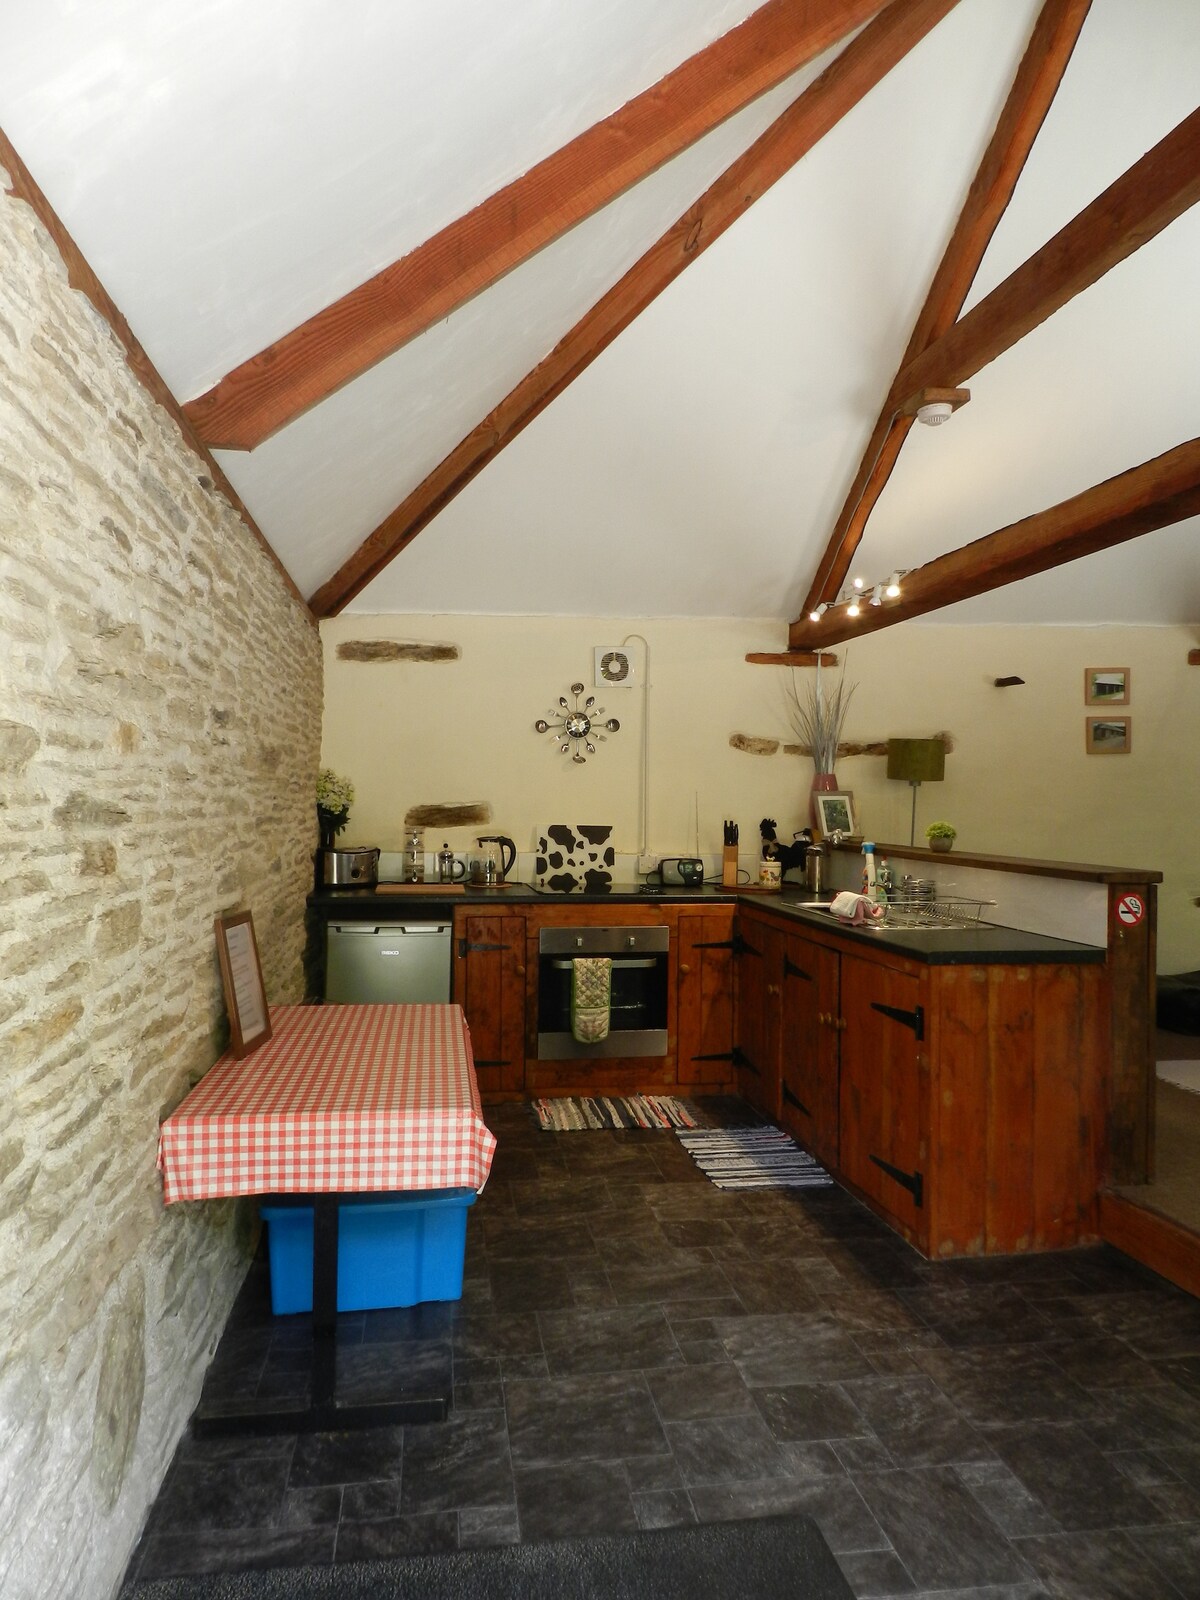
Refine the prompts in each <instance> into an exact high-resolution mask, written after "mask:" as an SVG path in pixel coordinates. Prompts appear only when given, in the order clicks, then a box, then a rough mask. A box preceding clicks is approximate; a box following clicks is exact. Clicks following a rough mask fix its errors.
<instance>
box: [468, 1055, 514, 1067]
mask: <svg viewBox="0 0 1200 1600" xmlns="http://www.w3.org/2000/svg"><path fill="white" fill-rule="evenodd" d="M475 1065H476V1066H477V1067H507V1066H508V1065H509V1062H507V1061H481V1060H480V1059H479V1057H478V1056H476V1057H475Z"/></svg>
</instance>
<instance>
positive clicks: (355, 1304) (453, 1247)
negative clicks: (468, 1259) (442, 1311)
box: [261, 1189, 475, 1316]
mask: <svg viewBox="0 0 1200 1600" xmlns="http://www.w3.org/2000/svg"><path fill="white" fill-rule="evenodd" d="M474 1203H475V1191H474V1189H426V1190H419V1191H414V1192H413V1193H411V1194H393V1195H389V1196H388V1197H387V1198H386V1199H385V1200H370V1201H364V1202H363V1203H362V1204H352V1205H351V1204H345V1205H343V1206H342V1207H341V1208H340V1211H339V1213H338V1285H337V1303H338V1310H339V1311H379V1310H382V1309H384V1308H385V1307H389V1306H413V1305H417V1304H418V1303H419V1302H420V1301H422V1300H458V1299H460V1298H461V1296H462V1277H463V1255H464V1253H465V1250H466V1243H467V1209H468V1207H469V1206H472V1205H474ZM261 1211H262V1217H263V1221H264V1222H265V1223H266V1224H267V1242H268V1247H269V1253H270V1258H271V1310H272V1311H273V1312H274V1313H275V1315H276V1316H284V1315H286V1314H287V1313H289V1312H292V1311H311V1310H312V1303H313V1292H312V1288H313V1286H312V1275H313V1211H312V1207H311V1206H263V1207H262V1208H261Z"/></svg>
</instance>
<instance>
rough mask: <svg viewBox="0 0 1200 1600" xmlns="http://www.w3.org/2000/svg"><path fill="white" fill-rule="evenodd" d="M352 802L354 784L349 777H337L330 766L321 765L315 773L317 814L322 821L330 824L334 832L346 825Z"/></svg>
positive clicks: (338, 831)
mask: <svg viewBox="0 0 1200 1600" xmlns="http://www.w3.org/2000/svg"><path fill="white" fill-rule="evenodd" d="M353 804H354V785H353V784H352V783H351V782H350V779H349V778H339V777H338V775H337V773H336V772H334V770H333V768H332V767H322V768H321V770H320V772H318V773H317V816H318V818H319V820H320V821H321V822H323V823H326V824H329V825H332V827H333V831H334V832H335V833H340V832H341V830H342V829H343V828H344V827H345V826H346V818H347V817H348V816H349V815H350V807H351V806H352V805H353Z"/></svg>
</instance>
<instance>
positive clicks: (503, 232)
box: [185, 0, 888, 450]
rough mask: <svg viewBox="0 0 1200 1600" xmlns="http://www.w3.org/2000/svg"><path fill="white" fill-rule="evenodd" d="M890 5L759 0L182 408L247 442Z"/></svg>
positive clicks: (208, 427)
mask: <svg viewBox="0 0 1200 1600" xmlns="http://www.w3.org/2000/svg"><path fill="white" fill-rule="evenodd" d="M887 3H888V0H768V3H767V4H766V5H764V6H763V7H762V8H761V9H760V10H758V11H756V12H754V14H753V15H752V16H750V17H749V18H747V20H746V21H745V22H743V23H741V24H740V25H739V26H738V27H736V28H734V29H732V30H731V31H730V32H729V33H727V34H725V35H724V36H723V37H722V38H720V39H717V40H716V41H715V42H714V43H713V44H711V45H709V46H708V47H707V48H706V49H704V50H701V51H700V52H699V53H698V54H696V55H694V56H692V57H691V58H690V59H689V60H687V61H685V62H684V63H683V64H682V65H681V66H679V67H676V68H675V70H674V71H673V72H670V73H668V74H667V76H666V77H665V78H663V79H662V80H661V81H660V82H659V83H656V84H655V85H654V86H653V87H652V88H650V89H647V90H646V91H645V92H644V93H642V94H640V95H638V96H637V97H636V98H635V99H633V100H631V101H629V103H628V104H627V105H624V106H622V107H621V108H620V110H618V111H616V112H614V113H613V114H612V116H610V117H606V118H605V119H604V121H603V122H599V123H597V124H596V125H595V126H594V127H592V128H589V129H587V131H586V132H584V133H581V134H580V135H579V136H578V137H577V138H575V139H572V140H571V141H570V143H568V144H566V145H564V146H563V148H562V149H561V150H558V151H556V152H555V153H554V154H553V155H552V156H548V157H547V158H546V160H544V161H541V162H539V163H538V164H537V165H536V166H535V167H532V168H531V169H530V170H529V171H528V172H526V173H524V174H523V175H522V176H521V177H520V178H518V179H516V180H515V181H514V182H512V183H510V184H507V185H506V186H505V187H504V188H503V189H501V190H499V191H498V192H497V193H496V194H494V195H492V196H490V198H489V199H487V200H485V201H484V202H483V204H482V205H479V206H477V207H476V208H475V209H474V210H473V211H471V212H469V213H468V214H467V215H466V216H465V217H460V218H458V219H457V220H456V221H455V222H452V223H450V224H449V225H448V226H447V227H445V228H443V229H442V230H441V231H440V232H439V233H437V234H435V235H434V236H433V238H432V239H429V240H427V241H426V242H425V243H424V244H422V245H420V246H419V247H418V248H417V249H416V250H414V251H412V252H411V254H409V255H407V256H405V257H404V258H403V259H402V260H400V261H397V262H394V263H393V264H392V265H391V266H389V267H385V268H384V269H383V271H382V272H379V273H377V274H376V275H375V276H374V277H373V278H371V279H369V280H368V281H367V282H366V283H364V284H361V285H360V286H359V287H358V288H357V289H353V290H351V292H350V293H349V294H346V295H343V296H342V298H341V299H340V300H337V301H335V302H334V304H333V305H331V306H327V307H326V308H325V310H323V311H321V312H318V314H317V315H316V316H314V317H310V318H309V319H308V321H307V322H304V323H302V324H301V326H300V327H298V328H296V329H294V330H293V331H292V332H291V333H288V334H285V335H284V336H283V338H281V339H277V340H276V341H275V343H274V344H272V345H269V346H268V347H267V349H265V350H262V351H260V352H259V353H258V354H257V355H255V356H251V357H250V359H249V360H248V361H244V362H243V363H242V364H241V365H240V366H239V367H236V368H235V369H234V371H233V372H231V373H229V374H227V376H226V377H224V378H222V379H221V381H220V382H219V383H218V384H217V385H216V386H215V387H214V388H212V389H210V390H209V391H208V393H207V394H203V395H201V396H199V397H198V398H197V399H195V400H191V401H189V402H188V404H187V406H186V407H185V409H186V411H187V414H188V416H189V417H190V418H191V419H192V422H193V423H194V424H195V426H196V428H197V430H198V432H199V433H200V434H201V436H202V437H203V438H204V439H205V440H206V442H207V443H208V444H210V445H212V446H213V447H214V448H216V449H227V450H252V449H253V448H254V447H255V445H258V444H261V443H262V442H263V440H264V439H266V438H269V437H270V435H271V434H273V433H275V432H276V431H277V430H278V429H279V428H282V427H283V426H284V425H285V424H286V423H288V422H291V421H292V420H293V419H294V418H295V417H297V416H299V415H300V414H301V413H302V412H304V411H307V410H308V409H309V408H310V407H312V406H314V405H316V404H318V402H320V401H321V400H324V399H326V398H327V397H328V396H329V395H331V394H333V393H334V391H335V390H337V389H340V388H341V387H342V385H343V384H346V383H348V382H349V381H350V380H351V379H352V378H356V377H358V376H359V375H360V374H361V373H363V372H365V371H367V369H368V368H370V367H372V366H374V365H375V364H376V362H379V361H382V360H383V359H384V357H385V356H389V355H391V354H392V353H393V352H394V351H396V350H398V349H399V348H400V347H401V346H402V345H403V344H406V343H407V342H408V341H409V340H410V339H412V338H415V337H416V335H417V334H419V333H421V332H422V331H423V330H424V329H425V328H428V327H429V326H431V324H433V323H434V322H437V321H439V320H440V319H441V318H443V317H446V316H449V314H450V313H451V312H452V311H453V310H454V309H455V307H456V306H459V305H461V304H462V303H463V302H464V301H465V300H469V299H470V298H471V297H472V296H473V295H476V294H478V293H479V292H480V291H481V290H483V289H486V288H487V287H488V285H489V284H492V283H495V282H496V280H497V279H498V278H500V277H503V275H504V274H505V273H506V272H510V271H511V270H512V269H513V267H515V266H518V265H519V264H520V263H521V262H522V261H525V260H527V259H528V258H529V257H530V256H531V255H533V254H534V253H535V251H538V250H540V249H542V248H543V247H544V246H545V245H547V244H549V243H550V242H551V241H552V240H554V239H557V238H559V237H560V236H561V235H562V234H564V233H565V232H566V231H567V230H568V229H569V228H572V227H574V226H575V224H576V223H578V222H580V221H582V220H583V218H584V217H588V216H591V215H592V213H593V212H595V211H598V210H599V209H600V207H601V206H603V205H606V204H607V203H608V201H610V200H612V199H613V198H614V197H615V196H616V195H618V194H621V193H622V192H623V191H624V190H626V189H628V188H629V187H630V186H631V185H632V184H635V183H637V182H638V181H639V179H641V178H644V177H645V176H646V174H647V173H649V172H653V171H654V169H655V168H656V167H659V166H661V165H662V164H663V162H664V161H668V160H669V159H670V158H671V157H672V156H674V155H678V153H679V152H680V151H681V150H684V149H686V148H687V147H688V146H689V145H691V144H694V143H695V141H696V140H697V139H699V138H701V137H702V136H703V135H704V134H706V133H708V132H710V131H711V130H712V129H713V128H715V127H716V126H717V125H718V124H719V123H721V122H724V121H725V120H726V119H727V118H728V117H730V116H732V115H733V114H734V113H735V112H737V111H740V110H741V109H742V108H743V107H744V106H746V105H749V104H750V102H751V101H753V100H755V99H757V98H758V97H759V96H760V95H762V94H764V93H765V92H766V91H767V90H768V89H772V88H774V87H775V85H776V84H779V83H782V82H783V80H784V79H785V78H787V77H789V76H790V75H791V74H792V73H793V72H796V71H797V70H798V69H799V68H800V67H803V66H804V65H805V64H806V63H807V62H809V61H811V60H812V59H813V58H814V57H815V56H818V55H820V53H821V52H822V51H823V50H826V49H828V48H829V47H830V46H831V45H833V44H836V43H837V41H838V40H839V39H842V38H844V37H845V36H846V35H847V34H848V33H851V32H853V30H854V29H855V28H857V27H858V26H859V25H860V24H861V23H863V22H866V21H867V20H868V19H869V18H870V17H872V16H873V15H874V14H875V13H876V12H878V11H879V10H881V9H882V7H883V6H884V5H885V4H887Z"/></svg>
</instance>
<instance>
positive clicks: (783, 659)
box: [746, 650, 838, 667]
mask: <svg viewBox="0 0 1200 1600" xmlns="http://www.w3.org/2000/svg"><path fill="white" fill-rule="evenodd" d="M746 660H747V661H749V662H750V663H751V665H752V666H757V667H836V666H837V664H838V658H837V657H836V656H835V655H834V654H833V653H832V652H831V651H829V650H775V651H772V650H750V651H748V652H747V655H746Z"/></svg>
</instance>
